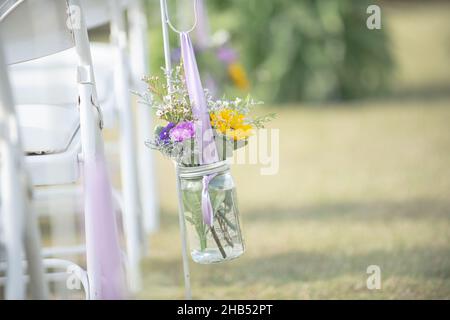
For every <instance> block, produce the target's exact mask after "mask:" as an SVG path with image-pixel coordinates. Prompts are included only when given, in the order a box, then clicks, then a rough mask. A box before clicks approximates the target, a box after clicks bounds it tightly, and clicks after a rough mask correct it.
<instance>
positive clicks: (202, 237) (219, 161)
mask: <svg viewBox="0 0 450 320" xmlns="http://www.w3.org/2000/svg"><path fill="white" fill-rule="evenodd" d="M187 48H188V49H186V48H185V49H184V54H183V55H182V58H183V64H180V65H179V66H177V67H176V68H174V69H173V70H172V71H170V72H166V77H168V79H164V78H162V79H161V78H159V77H156V76H153V77H144V78H143V81H145V82H146V84H147V86H148V92H146V93H144V94H140V97H141V98H142V100H143V102H144V103H146V104H148V105H150V106H151V107H152V108H153V109H154V110H155V111H156V116H157V117H158V118H159V119H160V120H162V121H163V124H162V125H158V126H156V128H155V132H154V136H153V137H152V139H150V140H149V141H147V142H146V144H147V146H149V147H150V148H152V149H156V150H159V151H160V152H161V153H162V154H163V155H165V156H167V157H169V158H170V159H172V160H174V161H175V163H176V165H177V169H178V170H177V172H178V178H179V179H180V190H179V192H180V197H181V200H182V204H183V208H181V209H182V211H183V214H184V218H185V220H186V221H187V226H188V228H187V231H188V234H189V237H190V248H191V256H192V258H193V260H194V261H195V262H198V263H203V264H206V263H215V262H222V261H225V260H231V259H234V258H237V257H238V256H240V255H241V254H242V253H243V252H244V243H243V239H242V234H241V229H240V222H239V211H238V206H237V201H236V190H235V184H234V181H233V178H232V176H231V174H230V168H229V164H228V163H227V161H226V159H227V158H228V157H231V156H232V154H233V151H234V150H236V149H238V148H241V147H243V146H245V145H246V144H247V142H248V138H249V137H250V136H251V135H252V134H254V131H255V130H256V129H258V128H261V127H263V126H264V123H266V122H267V121H269V120H270V119H271V118H272V117H273V115H268V116H264V117H253V118H252V117H250V116H249V112H250V109H251V107H252V106H254V105H256V104H259V103H260V102H256V101H254V100H253V99H251V98H250V97H247V98H246V99H239V98H236V99H234V100H225V99H221V100H217V99H214V98H213V97H212V96H211V95H210V94H209V93H208V91H206V90H203V88H202V87H201V83H200V78H199V76H198V70H197V66H196V64H195V58H193V52H192V51H190V50H189V43H188V45H187ZM182 49H183V46H182ZM182 51H183V50H182ZM186 51H187V52H186ZM167 80H169V81H167ZM167 83H170V86H169V85H168V84H167Z"/></svg>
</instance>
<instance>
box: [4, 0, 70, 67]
mask: <svg viewBox="0 0 450 320" xmlns="http://www.w3.org/2000/svg"><path fill="white" fill-rule="evenodd" d="M0 1H1V0H0ZM1 5H2V11H0V13H1V14H2V15H1V16H0V35H1V37H2V40H3V43H4V48H5V56H6V58H5V60H6V63H7V64H13V63H19V62H23V61H28V60H33V59H37V58H40V57H44V56H48V55H51V54H54V53H57V52H59V51H62V50H65V49H68V48H71V47H73V46H74V40H73V36H72V32H71V30H70V28H69V27H70V20H69V18H68V3H67V1H64V0H19V1H17V0H6V1H5V0H3V1H2V2H1Z"/></svg>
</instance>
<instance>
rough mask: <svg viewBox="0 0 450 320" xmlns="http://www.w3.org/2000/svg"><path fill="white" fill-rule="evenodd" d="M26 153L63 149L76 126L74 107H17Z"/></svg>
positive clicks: (76, 128)
mask: <svg viewBox="0 0 450 320" xmlns="http://www.w3.org/2000/svg"><path fill="white" fill-rule="evenodd" d="M17 114H18V117H19V122H20V132H21V135H22V143H23V148H24V151H25V153H26V154H54V153H61V152H64V151H65V150H67V148H68V147H69V144H70V142H71V141H72V139H73V137H74V135H75V133H76V132H77V131H78V127H79V125H80V117H79V113H78V110H77V108H76V107H75V106H72V107H64V106H55V105H43V104H41V105H28V104H27V105H18V106H17Z"/></svg>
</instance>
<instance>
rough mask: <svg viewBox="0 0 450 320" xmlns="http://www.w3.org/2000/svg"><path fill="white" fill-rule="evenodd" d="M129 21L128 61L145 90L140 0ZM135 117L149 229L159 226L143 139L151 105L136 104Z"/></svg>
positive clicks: (149, 156) (148, 153) (149, 155)
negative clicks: (142, 78) (142, 79)
mask: <svg viewBox="0 0 450 320" xmlns="http://www.w3.org/2000/svg"><path fill="white" fill-rule="evenodd" d="M128 14H129V16H128V21H129V24H130V31H129V34H130V41H129V42H130V56H131V58H130V61H131V69H132V75H133V80H132V84H133V87H134V89H135V90H138V91H142V92H143V91H145V90H146V89H147V88H146V87H145V85H144V82H142V81H140V78H141V77H142V76H143V75H145V74H146V73H147V72H148V63H147V61H148V59H149V55H148V53H149V50H148V48H147V46H146V44H147V43H148V39H147V17H146V16H145V8H144V6H143V1H142V0H135V1H132V3H131V5H130V7H129V11H128ZM137 119H138V135H137V140H138V156H139V164H138V165H139V183H140V185H139V189H140V194H141V202H142V216H143V222H144V229H145V231H146V232H147V233H152V232H155V231H157V230H158V228H159V212H158V196H157V192H156V186H155V180H156V177H155V169H154V157H153V155H154V153H153V152H152V151H151V150H149V149H148V148H147V147H146V146H145V145H144V141H146V140H148V139H149V137H150V134H151V132H153V125H152V113H151V109H150V108H149V107H148V106H147V105H144V104H139V105H138V109H137Z"/></svg>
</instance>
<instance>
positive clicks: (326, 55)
mask: <svg viewBox="0 0 450 320" xmlns="http://www.w3.org/2000/svg"><path fill="white" fill-rule="evenodd" d="M204 2H205V4H206V5H207V7H208V13H209V20H210V24H211V30H212V33H214V32H216V31H219V30H221V29H222V30H226V31H228V32H229V33H230V36H231V37H230V40H231V41H230V43H231V44H232V46H233V48H234V49H236V50H237V52H238V53H239V55H240V60H241V62H242V63H243V65H244V66H245V70H246V72H247V74H248V77H249V79H250V84H251V86H250V91H251V92H252V94H253V95H254V96H256V97H257V98H258V99H263V100H265V101H267V102H274V103H286V102H295V101H336V100H338V101H339V100H349V99H355V98H365V97H370V96H377V95H380V94H383V93H384V92H386V89H387V88H388V86H389V81H388V80H389V76H390V72H391V70H392V66H393V61H392V60H393V59H392V57H391V54H390V45H389V39H388V37H387V34H386V32H385V31H384V30H385V27H386V22H385V21H384V20H382V25H383V28H382V29H381V30H371V31H370V32H368V29H367V27H366V19H367V17H368V16H369V15H368V14H367V13H366V9H367V7H368V5H370V4H373V2H370V1H366V0H337V1H329V0H295V1H292V0H245V1H242V0H229V1H223V0H204ZM188 3H189V4H191V3H190V1H188ZM169 7H170V8H172V9H173V10H171V14H172V16H173V17H174V18H173V20H175V19H176V17H177V13H176V9H175V8H176V7H177V4H176V3H175V1H172V2H171V5H170V6H169ZM178 7H179V5H178ZM191 8H192V7H189V9H191ZM189 11H192V10H183V12H184V13H185V15H187V16H189V15H192V13H191V12H189ZM150 12H153V14H157V13H158V2H157V1H154V4H152V8H151V10H150ZM187 19H189V17H188V18H187ZM154 20H155V19H153V21H154ZM154 27H155V28H154V29H155V30H154V32H153V33H152V34H153V36H154V38H153V39H152V42H153V43H155V42H156V43H157V42H158V41H161V36H160V35H159V34H158V33H160V30H158V31H156V30H157V29H158V27H157V26H154ZM171 40H173V44H174V45H176V43H177V41H176V40H177V39H176V37H174V36H172V39H171ZM156 43H155V45H156ZM203 57H207V58H205V59H203ZM161 64H162V56H155V57H154V61H153V65H154V66H156V65H161ZM199 64H200V68H201V69H202V70H205V69H208V70H212V72H213V74H214V75H216V77H218V78H221V77H223V75H220V76H219V71H218V70H219V68H218V67H217V66H215V67H214V64H213V63H211V55H206V54H202V55H199ZM221 89H222V91H225V92H227V91H228V92H229V90H225V89H223V88H222V87H221ZM233 94H234V92H233Z"/></svg>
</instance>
